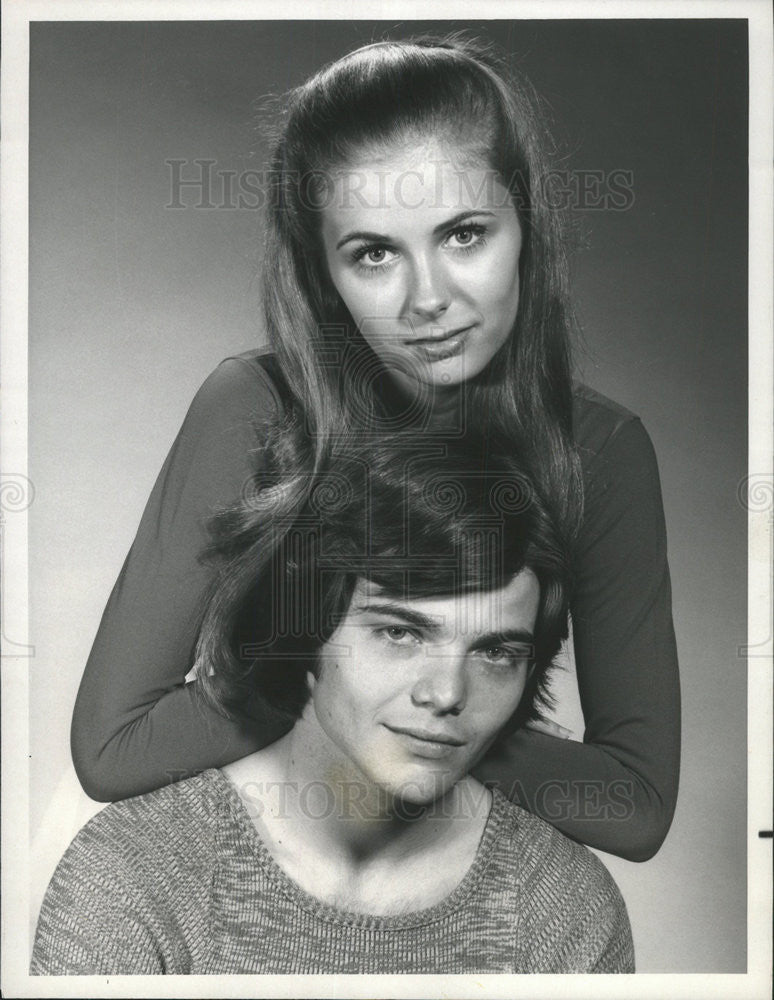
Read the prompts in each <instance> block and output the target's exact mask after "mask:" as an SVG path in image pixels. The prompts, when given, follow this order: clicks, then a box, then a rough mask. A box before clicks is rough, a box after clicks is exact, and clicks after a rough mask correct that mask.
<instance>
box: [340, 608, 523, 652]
mask: <svg viewBox="0 0 774 1000" xmlns="http://www.w3.org/2000/svg"><path fill="white" fill-rule="evenodd" d="M352 610H353V611H356V612H371V613H372V614H379V615H389V616H390V617H391V618H399V619H400V620H401V621H404V622H406V623H407V624H408V625H414V626H416V627H417V628H426V629H435V630H439V629H440V628H441V627H442V624H443V623H442V622H441V621H439V619H438V618H430V617H429V616H428V615H423V614H422V612H421V611H415V610H414V609H413V608H407V607H406V606H405V605H403V604H396V603H394V602H393V601H369V602H366V603H364V604H358V605H356V606H355V607H354V608H353V609H352ZM534 641H535V637H534V635H533V634H532V632H530V631H529V629H523V628H512V629H504V630H503V631H500V632H484V633H482V634H481V635H477V636H475V637H474V639H473V642H472V648H473V649H481V648H483V647H484V646H503V645H507V644H508V643H521V644H523V645H525V646H531V645H532V644H533V643H534Z"/></svg>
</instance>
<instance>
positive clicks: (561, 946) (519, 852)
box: [502, 803, 634, 972]
mask: <svg viewBox="0 0 774 1000" xmlns="http://www.w3.org/2000/svg"><path fill="white" fill-rule="evenodd" d="M507 827H508V830H509V833H510V836H509V837H508V838H506V844H505V852H506V856H505V857H503V858H502V861H503V862H504V861H505V860H506V857H507V860H508V861H509V862H510V869H511V879H512V881H513V882H514V884H515V886H516V889H517V898H518V907H517V911H518V913H517V920H518V938H519V941H520V942H521V944H520V948H521V951H522V960H523V963H524V967H525V968H528V969H530V971H533V972H633V971H634V949H633V945H632V936H631V927H630V925H629V917H628V914H627V912H626V905H625V904H624V901H623V898H622V896H621V893H620V891H619V889H618V886H617V885H616V884H615V882H614V881H613V878H612V876H611V875H610V872H609V871H608V870H607V868H606V867H605V866H604V864H603V863H602V862H601V861H600V860H599V858H598V857H597V856H596V855H595V854H593V853H592V852H591V851H590V850H589V849H588V848H587V847H584V845H583V844H578V843H575V841H572V840H569V839H568V838H567V837H565V836H564V834H562V833H560V832H559V831H558V830H556V829H555V828H554V827H552V826H551V825H550V824H548V823H546V822H545V821H543V820H542V819H539V818H538V817H537V816H533V815H532V814H531V813H528V812H525V811H524V810H523V809H521V808H520V807H518V806H515V805H513V804H512V803H509V804H508V809H507ZM503 870H504V871H505V870H507V866H506V865H505V864H503Z"/></svg>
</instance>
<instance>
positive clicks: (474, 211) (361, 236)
mask: <svg viewBox="0 0 774 1000" xmlns="http://www.w3.org/2000/svg"><path fill="white" fill-rule="evenodd" d="M481 216H485V217H486V218H494V216H495V213H494V212H490V211H488V210H487V209H484V208H469V209H467V210H466V211H464V212H458V213H457V214H456V215H453V216H452V217H451V218H450V219H444V221H443V222H439V223H438V225H437V226H434V227H433V235H434V236H439V235H440V234H441V233H443V232H444V231H445V230H447V229H453V228H454V226H457V225H459V224H460V223H461V222H466V221H467V220H468V219H472V218H474V217H476V218H479V217H481ZM352 240H364V241H366V242H368V243H390V242H392V237H390V236H388V235H387V234H386V233H376V232H372V231H370V230H365V229H356V230H354V231H353V232H351V233H345V234H344V235H343V236H342V237H341V239H340V240H339V241H338V243H337V244H336V249H337V250H340V249H341V247H343V246H344V244H345V243H351V242H352Z"/></svg>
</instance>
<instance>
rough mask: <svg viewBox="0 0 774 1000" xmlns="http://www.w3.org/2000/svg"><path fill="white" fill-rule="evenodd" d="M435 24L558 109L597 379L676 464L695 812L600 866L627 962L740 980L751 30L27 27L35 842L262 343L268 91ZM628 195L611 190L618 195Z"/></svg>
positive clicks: (689, 793) (687, 736) (587, 375)
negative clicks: (178, 439) (153, 534)
mask: <svg viewBox="0 0 774 1000" xmlns="http://www.w3.org/2000/svg"><path fill="white" fill-rule="evenodd" d="M439 27H440V28H446V29H448V28H463V27H469V28H473V29H474V30H475V31H477V32H479V33H480V34H481V35H483V36H484V37H489V38H492V39H494V40H495V41H497V42H499V44H500V45H501V46H503V47H504V48H505V49H507V50H509V51H511V52H512V53H513V54H514V56H515V57H516V58H517V60H518V62H519V63H520V65H521V67H522V68H523V69H524V70H525V71H526V72H527V74H528V75H529V76H530V77H531V78H532V80H533V82H534V84H535V85H536V87H537V88H538V90H539V91H540V92H541V93H542V94H543V96H544V97H545V98H546V99H547V101H548V102H549V104H550V107H551V109H552V113H553V116H554V119H555V130H556V133H557V136H558V138H559V140H560V141H561V143H562V144H563V148H564V149H565V150H566V158H565V160H564V161H563V166H565V167H566V169H567V171H568V174H567V178H568V180H567V189H568V190H569V191H570V193H571V194H572V193H573V192H574V195H573V196H574V197H575V199H576V201H575V205H576V209H577V210H576V213H575V218H576V222H577V226H578V233H577V235H578V251H577V253H576V255H575V258H574V264H573V270H574V288H575V296H576V301H577V304H578V311H579V314H580V318H581V321H582V324H583V332H584V341H583V343H582V344H581V345H580V346H579V349H578V367H579V374H580V376H581V377H582V378H583V379H584V380H585V381H587V382H588V383H590V384H591V385H592V386H594V387H595V388H597V389H599V390H601V391H602V392H604V393H606V394H607V395H609V396H612V397H613V398H614V399H616V400H618V401H619V402H621V403H623V404H624V405H625V406H627V407H629V408H630V409H632V410H634V411H635V412H636V413H638V414H639V415H640V416H641V417H642V419H643V421H644V423H645V426H646V427H647V428H648V430H649V431H650V433H651V436H652V438H653V441H654V443H655V447H656V451H657V453H658V456H659V460H660V467H661V475H662V483H663V490H664V502H665V508H666V516H667V526H668V532H669V547H670V560H671V567H672V577H673V589H674V610H675V623H676V628H677V637H678V646H679V652H680V660H681V667H682V683H683V699H684V751H683V768H682V784H681V791H680V799H679V803H678V808H677V814H676V817H675V821H674V826H673V828H672V831H671V833H670V836H669V838H668V840H667V842H666V844H665V846H664V847H663V848H662V850H661V851H660V853H659V854H658V855H657V857H656V858H655V859H654V860H652V861H649V862H647V863H645V864H642V865H637V864H630V863H627V862H623V861H620V860H618V859H615V858H609V857H605V861H606V863H607V864H608V865H609V867H610V869H611V870H612V872H613V874H614V876H615V878H616V879H617V880H618V882H619V884H620V886H621V889H622V891H623V895H624V897H625V899H626V900H627V903H628V905H629V910H630V914H631V918H632V924H633V927H634V936H635V943H636V948H637V955H638V968H639V970H640V971H643V972H647V971H652V972H669V971H678V972H740V971H744V969H745V965H746V844H745V837H746V801H745V791H746V685H745V663H744V659H743V655H742V653H743V650H742V647H743V646H744V644H745V643H746V642H747V637H746V512H745V509H744V508H743V506H742V504H741V503H740V501H739V499H738V493H737V488H738V486H739V484H740V482H741V481H742V480H743V478H744V476H745V473H746V435H747V423H746V419H747V410H746V371H747V367H746V366H747V339H746V302H747V298H746V294H747V293H746V253H747V229H746V205H747V191H746V163H747V150H746V139H747V132H746V129H747V119H746V115H747V61H746V60H747V55H746V53H747V25H746V22H745V21H742V20H724V21H608V22H603V21H532V22H518V21H510V22H492V21H490V22H485V23H480V24H461V23H460V22H453V23H452V22H446V23H444V24H443V25H439V24H438V23H436V24H429V23H427V22H423V23H419V22H415V23H411V22H409V23H406V22H402V23H401V24H400V25H399V26H394V25H392V24H389V23H385V22H380V23H373V22H368V23H366V22H356V21H351V22H265V23H263V22H249V23H248V22H245V23H235V22H205V23H174V22H166V23H150V24H147V23H112V24H109V23H37V24H33V25H32V31H31V66H30V82H31V91H30V95H31V98H30V99H31V116H30V157H31V159H30V194H31V208H30V243H31V246H30V355H29V357H30V364H29V376H30V393H29V403H30V409H29V422H30V461H29V474H30V477H31V479H32V480H33V482H34V486H35V490H36V493H35V500H34V504H33V506H32V508H31V510H30V525H31V550H32V551H31V588H30V590H31V641H32V642H33V643H34V645H35V655H34V657H32V658H31V659H30V662H29V667H30V677H31V754H32V758H31V766H32V787H31V800H30V801H31V832H32V836H33V838H36V837H38V838H41V837H43V838H44V839H45V837H44V832H45V831H44V828H45V827H46V825H48V827H51V826H52V825H54V826H57V827H59V828H65V829H66V828H67V824H68V822H71V821H72V818H73V817H74V816H76V815H78V812H77V810H70V811H68V810H67V809H65V808H64V806H63V802H64V801H65V800H64V799H63V798H62V795H63V793H62V789H63V788H73V787H74V779H73V778H72V772H71V770H70V769H71V764H70V758H69V746H68V728H69V721H70V713H71V710H72V705H73V701H74V698H75V693H76V690H77V686H78V681H79V678H80V674H81V670H82V668H83V665H84V663H85V660H86V657H87V654H88V651H89V647H90V644H91V641H92V639H93V636H94V632H95V630H96V627H97V624H98V622H99V617H100V614H101V612H102V607H103V605H104V602H105V600H106V598H107V596H108V593H109V590H110V588H111V586H112V583H113V581H114V579H115V576H116V574H117V573H118V570H119V569H120V566H121V563H122V561H123V558H124V555H125V552H126V550H127V548H128V546H129V545H130V543H131V540H132V537H133V532H134V529H135V527H136V524H137V521H138V519H139V516H140V513H141V510H142V507H143V505H144V502H145V499H146V497H147V495H148V493H149V491H150V489H151V486H152V484H153V481H154V478H155V476H156V473H157V471H158V469H159V468H160V466H161V463H162V461H163V459H164V456H165V454H166V451H167V449H168V448H169V446H170V444H171V442H172V440H173V438H174V435H175V433H176V431H177V429H178V427H179V424H180V422H181V421H182V419H183V416H184V414H185V411H186V408H187V405H188V403H189V402H190V399H191V397H192V396H193V394H194V392H195V390H196V388H197V387H198V385H199V384H200V383H201V381H202V380H203V379H204V377H205V376H206V375H207V373H208V372H209V371H210V370H211V369H212V368H213V367H214V365H215V364H216V363H217V362H218V361H219V360H220V359H221V358H223V357H224V356H226V355H228V354H231V353H235V352H239V351H242V350H246V349H248V348H250V347H252V346H254V345H256V344H257V343H260V342H261V340H262V332H261V328H260V324H259V319H258V289H257V282H256V277H255V275H256V271H257V268H258V264H259V260H260V253H261V229H260V219H259V212H258V211H256V210H255V207H254V205H255V202H256V200H257V199H256V198H254V197H253V198H251V197H247V198H245V199H243V203H242V204H241V205H240V204H239V203H238V199H237V197H236V193H235V192H234V191H233V190H232V191H229V189H228V185H229V184H230V183H231V182H230V181H229V176H231V177H232V178H233V176H235V175H234V174H229V172H230V171H231V172H236V176H237V177H238V176H240V175H241V174H243V173H244V172H245V171H249V170H252V169H257V168H259V167H260V165H261V163H262V156H263V152H264V148H265V147H264V142H263V139H262V138H261V133H260V132H259V131H256V129H255V120H256V110H257V109H256V104H255V102H256V99H257V98H261V97H262V96H263V97H265V96H266V95H270V94H277V93H280V92H282V91H284V90H286V89H287V88H289V87H291V86H293V85H295V84H298V83H299V82H301V81H302V80H303V79H304V78H305V76H306V75H307V74H308V73H309V72H310V71H312V70H313V69H315V68H317V67H318V66H320V65H321V64H322V63H323V62H326V61H329V60H331V59H333V58H335V57H337V56H338V55H340V54H342V53H343V52H345V51H346V50H348V49H350V48H351V47H353V46H354V45H357V44H360V43H363V42H367V41H370V40H372V39H374V38H378V37H381V36H382V35H383V34H384V33H385V32H387V31H390V32H391V33H392V34H394V35H396V36H401V35H407V34H411V33H412V32H413V31H415V30H428V29H434V28H435V29H436V30H437V29H438V28H439ZM262 103H263V104H265V103H266V102H265V101H264V102H262ZM259 117H260V116H259ZM172 160H178V161H184V163H183V165H182V166H180V165H179V166H177V167H176V166H175V165H174V164H170V163H169V162H168V161H172ZM195 160H210V161H213V164H212V166H211V167H210V168H206V167H202V166H201V165H200V166H197V165H195V164H194V163H193V161H195ZM202 169H210V170H211V172H212V184H211V188H210V191H211V194H210V196H209V197H208V198H202V197H201V192H200V191H197V189H196V188H192V187H189V188H184V189H180V190H179V191H178V192H177V195H178V196H179V197H178V199H177V200H175V191H174V190H173V188H174V183H173V181H174V172H175V171H176V170H180V171H181V173H180V177H181V178H183V179H192V178H195V177H197V176H198V173H197V172H198V171H200V170H202ZM616 172H617V173H616ZM614 177H617V181H616V182H615V183H617V184H618V188H619V192H620V190H621V189H622V188H623V189H625V191H626V193H625V194H624V195H623V196H622V197H617V198H616V197H614V196H611V194H610V186H611V183H613V182H611V178H614ZM584 178H585V179H584ZM600 178H601V180H600ZM613 186H615V185H614V183H613ZM202 204H204V205H205V206H206V205H209V206H210V207H201V206H202ZM170 205H179V206H181V207H176V208H175V207H169V206H170ZM197 206H199V207H197ZM633 571H635V572H636V567H633ZM751 638H754V637H751ZM568 697H569V696H568ZM68 781H69V782H70V784H69V785H68ZM52 803H55V804H56V807H55V808H54V807H53V806H52ZM76 825H77V824H76ZM60 832H61V831H60ZM74 832H75V830H74V829H72V830H71V831H69V830H68V831H67V834H68V836H70V835H71V834H72V833H74ZM64 846H65V845H64V844H63V845H61V848H62V849H63V847H64ZM57 853H60V849H59V848H57ZM54 860H56V859H54ZM44 869H45V865H43V866H42V868H41V871H40V873H39V875H38V878H39V879H42V878H43V876H44V874H45V876H46V877H47V875H48V872H44ZM40 891H42V889H40V888H39V887H38V889H37V890H36V892H38V893H39V892H40ZM33 896H34V898H37V897H36V896H35V893H33Z"/></svg>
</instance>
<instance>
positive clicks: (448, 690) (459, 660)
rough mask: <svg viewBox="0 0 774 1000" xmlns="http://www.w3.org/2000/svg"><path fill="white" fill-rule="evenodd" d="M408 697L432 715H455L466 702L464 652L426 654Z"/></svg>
mask: <svg viewBox="0 0 774 1000" xmlns="http://www.w3.org/2000/svg"><path fill="white" fill-rule="evenodd" d="M411 700H412V701H413V702H414V704H415V705H417V706H421V707H423V708H428V709H430V710H431V711H432V712H433V713H434V714H436V715H459V713H460V712H461V711H462V710H463V708H464V707H465V703H466V701H467V678H466V673H465V657H464V655H461V654H455V653H435V654H434V655H428V656H426V657H425V658H424V660H423V663H422V670H421V673H420V675H419V677H418V678H417V680H416V682H415V684H414V687H413V690H412V692H411Z"/></svg>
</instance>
